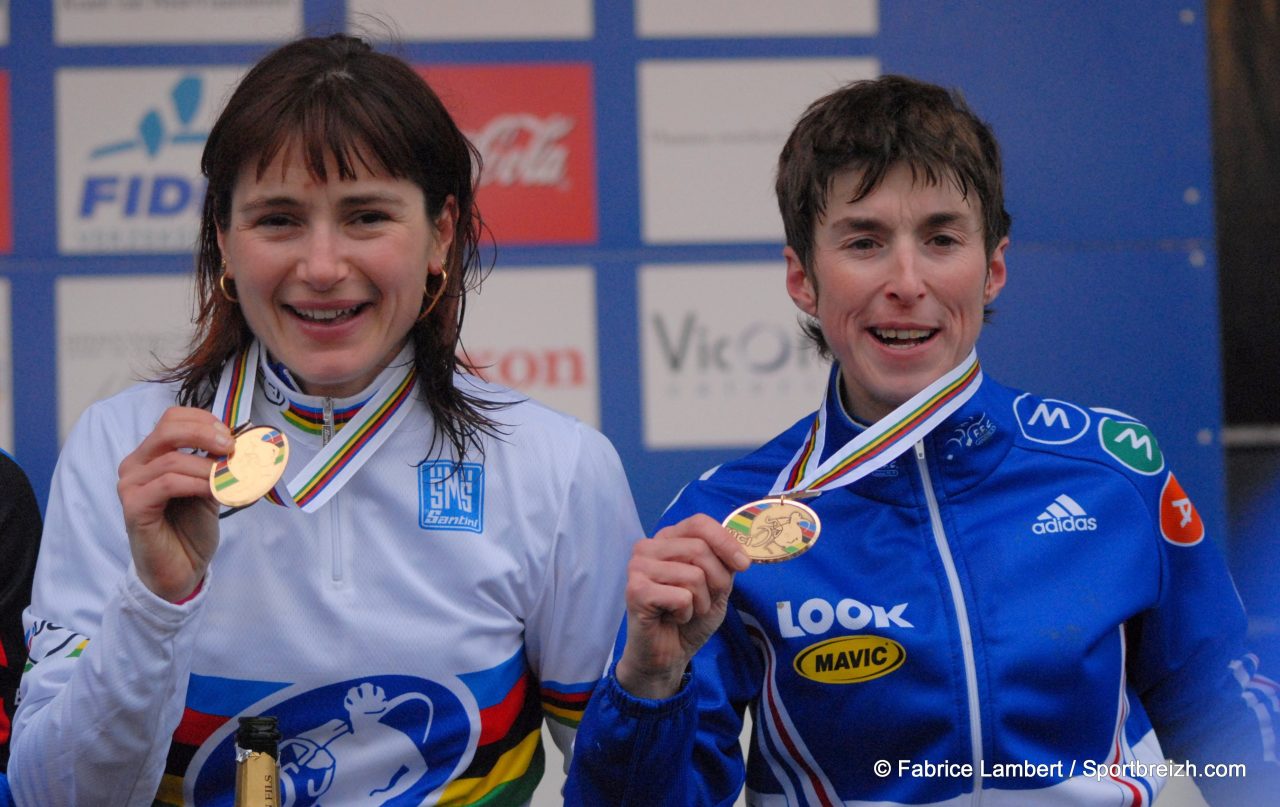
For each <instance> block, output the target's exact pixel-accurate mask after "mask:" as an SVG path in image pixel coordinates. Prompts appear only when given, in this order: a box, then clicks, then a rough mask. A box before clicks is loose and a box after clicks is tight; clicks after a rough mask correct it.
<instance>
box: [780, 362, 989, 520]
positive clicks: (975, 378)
mask: <svg viewBox="0 0 1280 807" xmlns="http://www.w3.org/2000/svg"><path fill="white" fill-rule="evenodd" d="M838 384H839V380H838V379H837V380H836V381H835V382H834V383H833V384H831V385H830V386H829V387H828V389H827V395H828V396H830V395H832V394H836V395H838V394H839V387H838ZM981 385H982V368H981V366H980V365H979V364H978V353H977V351H970V353H969V355H968V357H967V358H966V359H965V360H964V361H963V362H961V363H960V364H959V365H957V366H956V367H955V368H954V369H952V370H951V371H950V372H948V373H946V374H945V375H943V376H942V377H941V378H938V379H937V380H935V381H934V382H933V383H932V384H930V385H929V386H927V387H925V388H924V389H923V390H921V391H920V392H918V393H916V394H915V395H913V396H912V397H911V398H910V399H909V400H908V401H906V402H905V403H903V404H902V405H901V406H899V407H898V408H897V409H894V410H893V411H892V412H890V413H889V414H888V415H886V416H885V417H883V418H881V419H880V420H878V421H876V422H875V423H874V424H872V425H871V426H869V427H868V428H867V429H866V430H865V431H863V432H862V433H860V434H859V435H858V436H856V437H855V438H854V439H852V440H850V441H849V442H848V443H846V444H845V445H844V446H843V447H841V448H840V449H839V450H837V451H836V452H835V453H834V454H832V455H831V456H830V457H828V458H827V461H826V462H824V463H822V464H821V465H819V466H818V467H817V468H815V469H813V470H812V471H809V470H808V465H809V462H810V461H811V460H812V458H813V457H814V456H815V455H816V454H817V453H818V452H817V449H816V447H817V446H818V445H819V444H820V441H822V440H823V439H824V438H825V433H826V423H825V418H824V414H825V413H826V411H827V408H828V405H829V404H830V403H831V402H830V401H829V400H824V401H823V405H822V408H820V409H819V410H818V413H817V414H816V415H815V416H814V421H813V426H812V427H810V429H809V436H808V438H807V439H806V440H805V444H804V445H803V446H802V447H801V448H800V451H799V452H797V454H796V457H795V458H794V459H793V460H792V464H791V467H790V469H789V470H788V471H787V472H786V473H785V474H784V475H782V477H781V478H780V479H779V483H778V484H776V485H775V486H774V490H773V492H772V494H773V495H779V494H781V495H786V496H793V495H799V494H806V493H820V492H822V491H824V490H831V489H834V488H839V487H844V486H845V485H850V484H852V483H854V482H856V481H857V480H859V479H861V478H862V477H864V476H866V475H867V474H869V473H871V472H873V471H875V470H877V469H879V468H883V467H884V466H885V465H888V464H889V463H890V462H893V461H894V460H895V459H897V458H898V457H899V456H900V455H902V454H903V453H904V452H906V450H907V449H908V448H910V447H911V446H912V444H914V443H915V442H917V441H918V440H920V439H921V438H923V437H924V436H925V435H927V434H929V432H931V431H933V429H934V428H935V427H937V425H938V424H939V423H941V422H942V421H944V420H946V419H947V418H948V417H950V416H951V413H952V412H954V411H956V410H957V409H959V408H960V407H961V406H963V405H964V403H965V402H966V401H968V400H969V399H970V398H971V397H973V394H974V393H975V392H977V391H978V387H980V386H981ZM833 389H834V390H835V392H834V393H833V392H832V390H833Z"/></svg>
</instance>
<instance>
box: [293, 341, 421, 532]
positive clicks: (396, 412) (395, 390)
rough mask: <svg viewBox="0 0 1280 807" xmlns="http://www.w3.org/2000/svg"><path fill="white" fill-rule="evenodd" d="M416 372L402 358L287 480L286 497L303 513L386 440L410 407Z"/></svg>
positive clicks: (320, 502) (328, 494) (327, 496)
mask: <svg viewBox="0 0 1280 807" xmlns="http://www.w3.org/2000/svg"><path fill="white" fill-rule="evenodd" d="M417 377H418V374H417V373H416V372H415V371H414V369H413V362H412V361H403V362H402V363H401V364H400V365H399V369H398V371H397V372H396V373H394V374H393V375H391V376H390V377H389V378H387V379H386V380H385V381H383V383H382V385H381V386H380V387H379V388H378V391H377V392H375V393H374V394H373V397H372V398H370V399H369V401H368V403H366V404H365V405H364V406H363V407H361V408H360V414H358V415H356V416H355V417H354V418H352V419H351V420H350V421H348V422H347V425H346V426H344V427H343V429H342V431H340V432H338V434H337V435H336V436H335V437H334V439H332V440H330V441H329V444H328V445H327V446H325V447H324V448H323V449H322V450H321V451H320V453H319V454H316V456H315V457H314V458H312V460H311V462H309V463H307V466H306V467H305V468H303V469H302V470H301V471H299V472H298V473H297V475H296V476H294V477H293V479H292V480H291V481H290V482H289V497H290V498H291V499H293V501H294V503H295V504H297V505H298V507H300V508H302V511H303V512H304V513H311V512H314V511H315V510H316V509H317V508H319V507H320V506H321V505H323V504H324V503H325V502H327V501H329V499H331V498H332V497H333V495H334V494H335V493H337V492H338V491H339V490H340V489H341V488H342V486H343V485H345V484H346V482H347V480H348V479H350V478H351V477H352V475H353V474H355V472H356V471H357V470H358V469H359V468H360V466H361V465H364V463H365V461H367V460H368V459H369V457H371V456H373V453H374V452H375V451H377V450H378V447H379V446H381V445H382V444H383V443H384V442H386V440H387V438H388V437H390V436H391V433H392V432H394V431H395V429H396V426H398V425H400V421H402V420H404V418H405V415H407V414H409V410H410V409H412V408H413V407H412V406H405V404H406V403H408V402H409V401H410V400H411V399H412V398H413V388H414V382H415V381H416V380H417Z"/></svg>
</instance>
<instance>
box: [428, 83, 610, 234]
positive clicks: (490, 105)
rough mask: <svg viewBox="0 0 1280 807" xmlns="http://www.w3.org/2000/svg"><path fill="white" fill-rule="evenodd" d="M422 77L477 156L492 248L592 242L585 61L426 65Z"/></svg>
mask: <svg viewBox="0 0 1280 807" xmlns="http://www.w3.org/2000/svg"><path fill="white" fill-rule="evenodd" d="M423 76H424V77H425V78H426V79H427V82H428V83H429V84H430V85H431V86H432V87H434V88H436V91H437V92H438V93H439V95H440V98H441V100H442V101H444V103H445V105H446V106H447V107H449V109H450V111H451V113H452V114H453V115H454V119H455V120H456V121H457V122H458V127H459V128H460V129H462V131H464V132H466V134H467V138H468V139H469V140H470V141H471V142H472V143H473V144H474V145H475V147H476V150H477V151H478V152H479V153H480V157H481V159H482V160H483V166H482V167H481V168H480V170H479V174H478V177H477V180H478V186H477V188H478V193H477V194H476V203H477V204H478V205H479V207H480V210H481V212H482V213H483V215H484V222H485V224H486V225H487V226H488V228H489V230H490V232H492V234H493V237H494V238H495V239H496V240H497V242H498V243H499V244H548V243H561V244H591V243H595V241H596V238H597V235H598V230H597V214H596V165H595V161H596V156H595V149H596V145H595V143H596V135H595V102H594V100H593V98H592V83H593V82H592V78H591V65H590V64H589V63H587V62H566V63H556V64H493V65H433V66H431V67H429V68H423Z"/></svg>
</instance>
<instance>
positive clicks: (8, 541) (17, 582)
mask: <svg viewBox="0 0 1280 807" xmlns="http://www.w3.org/2000/svg"><path fill="white" fill-rule="evenodd" d="M39 547H40V507H39V505H37V504H36V496H35V493H33V492H32V490H31V484H30V483H29V482H28V481H27V477H26V475H24V474H23V473H22V469H21V468H19V467H18V464H17V463H15V462H14V461H13V460H12V459H10V458H9V457H8V456H7V455H5V454H4V452H2V451H0V558H4V572H3V574H0V772H3V771H4V770H5V768H6V763H7V762H8V759H9V727H10V725H11V721H12V720H13V709H14V700H13V699H14V695H16V694H17V691H18V679H19V678H20V677H21V676H22V667H23V665H24V664H25V663H26V660H27V649H26V646H25V645H24V643H23V640H22V611H23V609H24V608H26V607H27V603H29V602H30V601H31V578H32V576H33V575H34V574H35V568H36V551H37V550H38V549H39Z"/></svg>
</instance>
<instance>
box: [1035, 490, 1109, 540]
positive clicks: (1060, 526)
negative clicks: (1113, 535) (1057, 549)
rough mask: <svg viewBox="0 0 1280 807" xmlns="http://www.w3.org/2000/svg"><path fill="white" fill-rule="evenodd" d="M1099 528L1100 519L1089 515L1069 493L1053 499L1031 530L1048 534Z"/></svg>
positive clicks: (1088, 530) (1038, 533)
mask: <svg viewBox="0 0 1280 807" xmlns="http://www.w3.org/2000/svg"><path fill="white" fill-rule="evenodd" d="M1096 529H1098V519H1096V518H1094V517H1093V516H1091V515H1089V514H1088V513H1086V512H1085V511H1084V508H1083V507H1081V506H1080V505H1079V503H1078V502H1076V500H1075V499H1073V498H1071V497H1070V496H1068V495H1067V494H1065V493H1063V494H1062V495H1061V496H1059V497H1058V498H1056V499H1054V500H1053V503H1052V504H1050V505H1049V506H1048V507H1046V508H1045V509H1044V512H1043V513H1041V514H1040V515H1038V516H1036V521H1035V523H1034V524H1032V525H1031V531H1032V532H1034V533H1035V534H1036V535H1047V534H1052V533H1059V532H1092V531H1093V530H1096Z"/></svg>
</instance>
